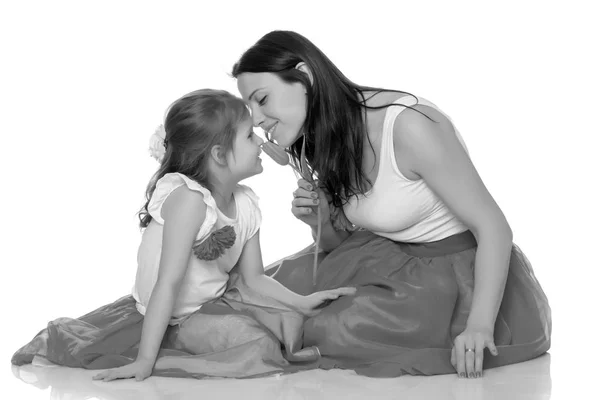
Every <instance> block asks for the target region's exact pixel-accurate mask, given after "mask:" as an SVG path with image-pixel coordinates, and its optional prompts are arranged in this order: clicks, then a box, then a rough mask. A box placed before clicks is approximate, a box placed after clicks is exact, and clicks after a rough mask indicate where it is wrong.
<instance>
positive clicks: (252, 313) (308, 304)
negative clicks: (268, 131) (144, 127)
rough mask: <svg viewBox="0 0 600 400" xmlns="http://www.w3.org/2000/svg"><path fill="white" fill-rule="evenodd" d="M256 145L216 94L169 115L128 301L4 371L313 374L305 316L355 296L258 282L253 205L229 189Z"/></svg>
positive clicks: (197, 97) (255, 154) (247, 167)
mask: <svg viewBox="0 0 600 400" xmlns="http://www.w3.org/2000/svg"><path fill="white" fill-rule="evenodd" d="M261 144H262V140H261V139H260V138H259V137H257V136H256V135H255V134H254V132H253V130H252V121H251V119H250V116H249V113H248V110H247V108H246V106H245V105H244V103H243V102H242V100H241V99H239V98H236V97H234V96H233V95H231V94H229V93H227V92H225V91H217V90H210V89H205V90H198V91H195V92H192V93H190V94H187V95H185V96H183V97H182V98H180V99H179V100H177V101H176V102H175V103H173V105H172V106H171V107H170V109H169V111H168V113H167V116H166V120H165V124H164V130H161V129H160V128H159V130H157V132H156V133H155V134H154V135H153V137H152V140H151V152H152V155H153V156H155V157H156V158H157V159H158V160H159V161H160V162H161V165H160V168H159V170H158V172H156V174H155V175H154V177H153V178H152V180H151V181H150V183H149V185H148V189H147V193H146V195H147V201H146V204H145V205H144V207H143V208H142V210H141V211H140V221H141V222H140V226H141V227H142V228H144V232H143V236H142V242H141V245H140V247H139V251H138V270H137V275H136V281H135V286H134V288H133V294H132V296H126V297H124V298H122V299H119V300H117V301H116V302H114V303H113V304H109V305H107V306H104V307H102V308H100V309H98V310H96V311H93V312H91V313H89V314H87V315H85V316H83V317H81V318H79V319H68V318H61V319H58V320H55V321H53V322H51V323H50V324H49V325H48V328H47V329H44V330H42V331H41V332H40V333H39V334H38V335H37V336H36V337H35V338H34V339H33V340H32V342H31V343H29V344H28V345H26V346H24V347H23V348H22V349H20V350H19V351H18V352H17V353H16V354H15V355H14V356H13V359H12V362H13V364H17V365H21V364H24V363H28V362H32V360H33V358H34V357H35V356H38V357H43V358H46V359H47V360H49V361H50V362H52V363H55V364H60V365H65V366H69V367H83V368H88V369H106V368H112V367H117V368H114V369H109V370H107V371H104V372H102V373H100V374H98V375H96V376H95V377H94V379H103V380H105V381H108V380H113V379H117V378H133V377H135V378H136V379H138V380H142V379H145V378H147V377H148V376H150V375H151V374H152V373H153V371H154V374H155V375H163V376H178V377H186V376H191V377H202V376H208V375H209V376H230V377H248V376H259V375H265V374H270V373H278V372H284V371H291V370H295V369H298V368H304V367H306V366H307V365H310V363H311V362H313V363H314V361H316V360H317V359H318V357H319V354H318V351H317V350H316V349H314V348H308V349H301V345H302V340H301V338H302V336H301V335H302V331H301V327H302V323H303V316H304V315H315V314H316V313H317V311H315V308H316V307H317V306H319V305H320V304H322V303H323V302H324V301H326V300H331V299H335V298H337V297H339V296H341V295H348V294H352V293H354V291H355V289H353V288H340V289H335V290H327V291H322V292H317V293H314V294H312V295H309V296H301V295H298V294H296V293H294V292H291V291H290V290H288V289H286V288H285V287H284V286H282V285H281V284H280V283H278V282H277V281H275V280H273V279H272V278H270V277H268V276H265V274H264V268H263V262H262V257H261V250H260V243H259V227H260V222H261V214H260V210H259V208H258V198H257V197H256V195H255V194H254V192H253V191H252V190H251V189H250V188H249V187H247V186H243V185H240V184H239V182H240V181H241V180H243V179H246V178H248V177H251V176H253V175H256V174H259V173H261V172H262V170H263V167H262V165H261V159H260V158H259V155H260V154H261V148H260V146H261ZM234 267H236V269H235V272H234V271H232V269H233V268H234ZM230 273H231V276H230ZM262 294H266V296H264V295H262ZM281 344H283V347H284V348H285V354H283V353H282V351H281V348H282V346H281ZM182 356H185V357H182ZM293 362H295V364H296V365H294V364H292V363H293ZM299 362H301V363H299Z"/></svg>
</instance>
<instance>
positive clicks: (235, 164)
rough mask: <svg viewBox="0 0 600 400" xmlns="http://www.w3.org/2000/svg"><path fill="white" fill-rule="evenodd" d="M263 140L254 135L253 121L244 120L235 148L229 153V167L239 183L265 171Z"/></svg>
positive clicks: (237, 134) (237, 133)
mask: <svg viewBox="0 0 600 400" xmlns="http://www.w3.org/2000/svg"><path fill="white" fill-rule="evenodd" d="M262 143H263V140H262V139H261V138H260V137H259V136H257V135H256V134H255V133H254V130H253V127H252V120H251V119H250V118H249V117H248V118H246V119H244V120H243V121H242V122H241V123H240V124H239V125H238V128H237V132H236V135H235V139H234V140H233V147H232V149H231V151H229V152H227V156H226V157H227V165H228V166H229V169H230V171H231V172H232V173H233V174H234V176H235V178H236V180H237V181H241V180H242V179H246V178H249V177H251V176H254V175H256V174H260V173H261V172H262V171H263V166H262V160H261V159H260V158H259V155H260V153H261V151H262V150H261V148H260V145H261V144H262Z"/></svg>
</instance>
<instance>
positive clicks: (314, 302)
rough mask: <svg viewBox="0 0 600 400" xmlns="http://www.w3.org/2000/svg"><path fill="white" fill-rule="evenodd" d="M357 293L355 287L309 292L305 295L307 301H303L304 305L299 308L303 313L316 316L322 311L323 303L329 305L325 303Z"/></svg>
mask: <svg viewBox="0 0 600 400" xmlns="http://www.w3.org/2000/svg"><path fill="white" fill-rule="evenodd" d="M355 293H356V288H355V287H341V288H337V289H330V290H323V291H321V292H315V293H312V294H309V295H308V296H304V300H305V301H303V303H302V305H301V306H300V308H299V311H300V313H301V314H304V315H306V316H307V317H314V316H315V315H317V314H318V313H319V312H321V309H322V308H323V307H322V306H323V305H327V304H325V303H329V302H331V301H332V300H335V299H337V298H338V297H340V296H351V295H353V294H355ZM320 306H321V307H320Z"/></svg>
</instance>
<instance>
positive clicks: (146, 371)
mask: <svg viewBox="0 0 600 400" xmlns="http://www.w3.org/2000/svg"><path fill="white" fill-rule="evenodd" d="M153 366H154V363H151V362H148V361H142V360H135V361H134V362H132V363H131V364H127V365H124V366H122V367H119V368H112V369H108V370H106V371H104V372H101V373H99V374H97V375H95V376H94V377H93V378H92V379H93V380H95V381H99V380H103V381H104V382H108V381H112V380H115V379H129V378H135V380H136V381H143V380H144V379H146V378H147V377H149V376H150V375H152V368H153Z"/></svg>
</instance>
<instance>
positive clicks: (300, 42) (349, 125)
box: [231, 31, 416, 207]
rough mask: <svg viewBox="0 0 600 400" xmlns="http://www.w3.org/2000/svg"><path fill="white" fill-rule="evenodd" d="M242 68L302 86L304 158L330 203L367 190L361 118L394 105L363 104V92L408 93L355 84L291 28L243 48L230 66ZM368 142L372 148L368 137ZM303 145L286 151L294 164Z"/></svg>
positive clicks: (236, 69)
mask: <svg viewBox="0 0 600 400" xmlns="http://www.w3.org/2000/svg"><path fill="white" fill-rule="evenodd" d="M300 62H304V63H305V64H306V65H307V66H308V68H309V70H310V72H311V73H312V80H313V82H312V84H311V82H310V79H309V77H308V76H307V75H306V74H305V73H303V72H302V71H300V70H298V69H297V68H296V66H297V65H298V63H300ZM245 72H251V73H252V72H254V73H256V72H271V73H275V74H277V75H278V76H279V77H280V78H281V79H282V80H283V81H284V82H287V83H293V82H300V83H301V84H302V85H304V87H305V88H306V92H307V110H306V120H305V122H304V126H303V130H304V135H303V140H306V157H307V159H308V163H309V166H310V168H311V171H310V172H311V173H312V174H313V176H316V177H318V179H319V181H320V184H322V185H324V186H325V188H326V189H327V191H328V192H329V193H330V194H331V196H332V201H333V205H334V206H336V207H341V206H342V205H343V204H344V203H346V202H347V200H348V199H349V198H350V197H351V196H353V195H357V194H360V193H365V192H366V191H368V190H369V188H370V186H372V182H371V181H370V180H369V179H368V177H367V176H366V174H364V173H363V171H362V159H363V140H364V137H365V134H366V133H367V130H366V126H365V122H364V119H363V117H364V116H365V115H366V111H367V109H381V108H385V107H388V106H390V105H393V103H390V104H385V105H381V106H377V107H373V106H367V105H366V101H367V100H368V99H365V97H364V95H363V93H364V92H365V91H374V92H375V93H374V94H373V95H372V96H374V95H375V94H378V93H381V92H384V91H390V92H398V93H404V94H407V95H410V96H413V95H412V94H410V93H407V92H402V91H399V90H387V89H382V88H374V87H369V86H361V85H357V84H355V83H353V82H352V81H350V80H349V79H348V78H346V77H345V76H344V74H342V72H341V71H340V70H339V69H338V68H337V67H336V66H335V65H334V64H333V63H332V62H331V61H330V60H329V58H327V56H326V55H325V54H324V53H323V52H322V51H321V50H319V49H318V48H317V46H315V45H314V44H313V43H312V42H310V41H309V40H308V39H306V38H305V37H304V36H302V35H300V34H298V33H295V32H290V31H273V32H270V33H268V34H266V35H265V36H263V37H262V38H261V39H260V40H259V41H258V42H256V44H254V45H253V46H252V47H250V48H249V49H248V50H246V52H245V53H244V54H242V56H241V57H240V59H239V61H238V62H237V63H236V64H235V65H234V66H233V69H232V73H231V75H232V76H233V77H235V78H237V77H238V76H239V75H240V74H243V73H245ZM372 96H370V97H372ZM413 97H415V96H413ZM415 99H416V97H415ZM367 139H368V135H367ZM368 140H369V139H368ZM369 144H370V146H371V149H373V145H372V144H371V141H370V140H369ZM301 149H302V140H297V141H296V142H295V143H294V144H293V145H292V146H291V147H290V149H289V150H288V151H289V152H290V153H291V155H292V157H293V159H294V162H295V163H296V164H297V165H298V164H299V160H300V154H301Z"/></svg>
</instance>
